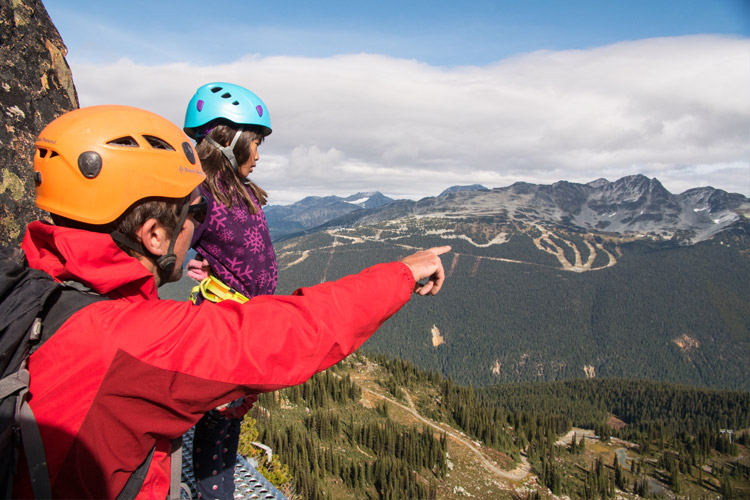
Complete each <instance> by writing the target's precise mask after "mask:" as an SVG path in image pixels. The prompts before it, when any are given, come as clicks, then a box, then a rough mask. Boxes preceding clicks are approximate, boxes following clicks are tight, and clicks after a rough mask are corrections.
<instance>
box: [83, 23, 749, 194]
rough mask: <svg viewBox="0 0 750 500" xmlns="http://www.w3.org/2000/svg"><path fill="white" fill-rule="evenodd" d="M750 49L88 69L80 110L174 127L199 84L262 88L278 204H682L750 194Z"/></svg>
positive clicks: (730, 43)
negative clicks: (658, 195)
mask: <svg viewBox="0 0 750 500" xmlns="http://www.w3.org/2000/svg"><path fill="white" fill-rule="evenodd" d="M749 51H750V41H749V40H748V39H747V38H732V37H724V36H688V37H677V38H661V39H647V40H640V41H634V42H623V43H618V44H614V45H610V46H605V47H598V48H593V49H590V50H575V51H560V52H552V51H539V52H534V53H530V54H525V55H520V56H515V57H513V58H509V59H505V60H502V61H498V62H496V63H494V64H491V65H487V66H482V67H476V66H470V67H452V68H447V67H436V66H430V65H427V64H424V63H421V62H418V61H414V60H405V59H394V58H390V57H385V56H379V55H371V54H360V55H342V56H337V57H331V58H303V57H265V58H264V57H259V56H252V55H249V56H246V57H244V58H243V59H241V60H238V61H236V62H234V63H231V64H221V65H215V66H197V65H192V64H190V63H189V62H185V63H180V64H167V65H162V66H145V65H138V64H135V63H132V62H129V61H127V60H123V61H119V62H118V63H116V64H108V65H94V64H79V65H74V66H73V75H74V79H75V82H76V86H77V88H78V91H79V94H80V100H81V104H82V105H91V104H102V103H119V104H129V105H134V106H140V107H144V108H147V109H150V110H153V111H155V112H157V113H160V114H163V115H164V116H166V117H168V118H169V119H171V120H173V121H175V123H178V124H181V123H182V119H183V116H184V109H185V106H186V104H187V101H188V100H189V98H190V97H191V95H192V93H193V92H194V90H195V89H196V88H197V87H198V86H199V85H201V84H203V83H206V82H208V81H213V80H222V81H230V82H234V83H238V84H241V85H244V86H246V87H248V88H250V89H251V90H253V91H254V92H256V93H257V94H258V95H260V96H261V97H262V98H263V99H264V101H265V102H266V104H267V105H268V107H269V110H270V113H271V118H272V123H273V128H274V133H273V134H272V135H271V136H270V137H269V139H268V140H267V141H266V142H265V143H264V145H263V147H262V148H261V155H262V156H261V161H260V163H259V165H258V168H257V169H256V173H255V174H254V175H255V176H256V180H257V182H259V183H260V184H261V185H263V186H264V187H265V188H267V190H268V191H269V192H270V194H271V199H272V200H273V201H274V202H291V201H295V200H296V199H299V198H301V197H303V196H305V195H307V194H315V195H324V194H340V195H348V194H352V193H354V192H356V191H365V190H373V189H377V190H380V191H382V192H384V193H385V194H388V195H390V196H394V197H406V196H409V197H421V196H431V195H435V194H438V193H439V192H440V191H442V190H443V189H444V188H446V187H448V186H450V185H454V184H473V183H482V184H484V185H486V186H488V187H497V186H503V185H507V184H510V183H512V182H515V181H526V182H534V183H550V182H554V181H557V180H561V179H565V180H570V181H574V182H588V181H590V180H593V179H596V178H598V177H607V178H609V179H610V180H614V179H616V178H619V177H621V176H624V175H630V174H635V173H644V174H646V175H649V176H651V177H657V178H658V179H659V180H661V181H662V183H664V185H665V186H666V187H667V188H668V189H670V190H672V191H673V192H675V193H678V192H681V191H683V190H685V189H687V188H690V187H697V186H702V185H707V184H710V185H712V186H714V187H717V188H721V189H725V190H728V191H735V192H741V193H743V194H745V195H750V140H749V139H750V59H749V58H748V53H749ZM282 193H285V194H283V195H282ZM277 194H279V195H280V196H279V197H277V196H276V195H277ZM298 194H299V195H300V196H297V195H298ZM294 196H297V197H294ZM289 197H292V198H289Z"/></svg>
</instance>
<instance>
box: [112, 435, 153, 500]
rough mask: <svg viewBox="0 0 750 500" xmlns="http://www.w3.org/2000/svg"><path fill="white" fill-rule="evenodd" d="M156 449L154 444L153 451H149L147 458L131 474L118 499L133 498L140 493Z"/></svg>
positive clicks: (129, 499)
mask: <svg viewBox="0 0 750 500" xmlns="http://www.w3.org/2000/svg"><path fill="white" fill-rule="evenodd" d="M154 450H156V445H154V447H153V448H151V451H150V452H148V456H147V457H146V460H144V461H143V463H141V465H139V466H138V468H137V469H135V470H134V471H133V473H132V474H131V475H130V477H129V478H128V482H127V483H125V486H123V487H122V490H121V491H120V494H119V495H117V498H116V500H132V499H134V498H135V497H136V496H137V495H138V492H139V491H141V487H143V481H145V480H146V474H147V473H148V469H149V467H151V459H153V458H154Z"/></svg>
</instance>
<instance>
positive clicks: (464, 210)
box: [326, 175, 750, 244]
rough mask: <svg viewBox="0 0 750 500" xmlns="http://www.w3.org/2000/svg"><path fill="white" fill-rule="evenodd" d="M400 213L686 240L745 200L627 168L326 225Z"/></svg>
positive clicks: (730, 218)
mask: <svg viewBox="0 0 750 500" xmlns="http://www.w3.org/2000/svg"><path fill="white" fill-rule="evenodd" d="M405 217H437V218H448V219H460V218H465V217H473V218H475V217H481V218H491V219H494V220H497V221H500V220H503V221H505V222H513V223H516V224H519V225H522V226H535V225H539V226H543V227H559V226H562V227H565V228H567V229H569V230H573V231H577V232H580V233H601V234H606V235H619V236H623V237H634V236H638V237H648V238H651V239H655V240H672V241H675V242H679V243H681V244H693V243H697V242H699V241H704V240H706V239H709V238H711V237H712V236H713V235H715V234H717V233H720V232H722V231H724V230H726V229H728V228H731V227H733V226H734V225H736V224H742V223H743V222H745V223H746V222H747V220H748V218H750V200H748V198H747V197H745V196H743V195H741V194H737V193H727V192H726V191H723V190H720V189H714V188H712V187H701V188H694V189H690V190H688V191H685V192H684V193H681V194H679V195H675V194H672V193H670V192H669V191H668V190H667V189H665V188H664V186H663V185H662V184H661V183H660V182H659V181H658V180H657V179H649V178H648V177H646V176H643V175H632V176H628V177H623V178H621V179H618V180H617V181H614V182H610V181H608V180H606V179H597V180H595V181H592V182H589V183H587V184H577V183H572V182H567V181H559V182H556V183H554V184H551V185H540V184H530V183H525V182H517V183H515V184H512V185H510V186H507V187H501V188H494V189H491V190H486V191H485V190H454V191H446V192H444V193H443V194H441V195H439V196H436V197H429V198H423V199H421V200H419V201H411V200H398V201H395V202H393V203H390V204H388V205H384V206H382V207H380V208H378V209H376V210H370V211H367V212H361V213H357V214H349V216H348V217H345V218H343V219H339V220H337V219H333V220H331V221H329V222H328V223H327V224H326V225H327V226H335V225H346V226H356V225H366V224H373V223H378V222H383V221H395V220H399V219H403V218H405Z"/></svg>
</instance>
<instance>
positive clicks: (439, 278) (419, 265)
mask: <svg viewBox="0 0 750 500" xmlns="http://www.w3.org/2000/svg"><path fill="white" fill-rule="evenodd" d="M450 251H451V247H449V246H444V247H433V248H428V249H427V250H421V251H419V252H417V253H414V254H412V255H409V256H408V257H404V258H403V259H401V262H403V263H404V264H406V265H407V266H408V267H409V269H411V272H412V274H413V275H414V281H416V282H417V284H416V285H415V286H414V293H418V294H419V295H427V294H430V295H435V294H436V293H438V292H439V291H440V287H442V286H443V281H444V280H445V271H444V270H443V263H442V262H441V261H440V255H443V254H444V253H447V252H450ZM425 278H427V282H426V283H420V281H421V280H423V279H425Z"/></svg>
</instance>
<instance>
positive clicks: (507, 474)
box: [360, 385, 531, 481]
mask: <svg viewBox="0 0 750 500" xmlns="http://www.w3.org/2000/svg"><path fill="white" fill-rule="evenodd" d="M360 387H362V386H361V385H360ZM362 390H363V391H365V392H367V393H368V394H371V395H373V396H375V397H376V398H379V399H385V400H386V401H388V402H389V403H391V404H393V405H396V406H398V407H399V408H401V409H403V410H404V411H406V412H409V413H411V414H412V415H413V416H414V417H415V418H416V419H417V420H419V421H420V422H423V423H425V424H427V425H429V426H430V427H432V428H434V429H437V430H438V431H440V432H445V434H446V436H448V437H450V438H451V439H453V440H455V441H458V442H459V443H461V444H462V445H464V446H465V447H466V448H468V449H469V450H470V451H471V452H472V453H474V454H475V455H476V456H477V458H479V460H480V461H481V462H482V464H483V465H484V467H485V468H486V469H487V470H488V471H490V472H491V473H493V474H496V475H497V476H499V477H500V478H502V479H508V480H511V481H521V480H522V479H523V478H525V477H526V476H527V475H528V474H529V472H530V471H531V465H529V462H528V460H526V457H524V456H521V464H520V465H519V466H518V467H516V469H515V470H512V471H506V470H503V469H501V468H500V467H498V466H497V465H495V464H494V463H493V462H492V461H491V460H489V459H488V458H487V457H486V456H484V454H483V453H482V451H481V449H480V448H479V447H478V446H477V445H476V444H474V443H473V442H472V441H471V440H469V439H467V438H465V437H463V436H461V435H460V434H457V433H456V432H454V431H452V430H450V429H446V428H445V427H442V426H440V425H438V424H437V423H435V422H433V421H432V420H429V419H427V418H425V417H423V416H422V415H420V414H419V413H418V412H417V411H416V410H415V409H413V408H409V407H408V406H406V405H403V404H401V403H399V402H398V401H396V400H394V399H391V398H389V397H388V396H384V395H382V394H379V393H377V392H375V391H372V390H370V389H367V388H366V387H362ZM410 400H411V399H410Z"/></svg>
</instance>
